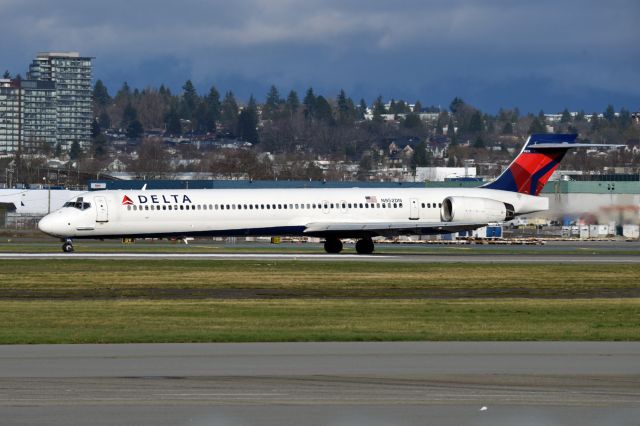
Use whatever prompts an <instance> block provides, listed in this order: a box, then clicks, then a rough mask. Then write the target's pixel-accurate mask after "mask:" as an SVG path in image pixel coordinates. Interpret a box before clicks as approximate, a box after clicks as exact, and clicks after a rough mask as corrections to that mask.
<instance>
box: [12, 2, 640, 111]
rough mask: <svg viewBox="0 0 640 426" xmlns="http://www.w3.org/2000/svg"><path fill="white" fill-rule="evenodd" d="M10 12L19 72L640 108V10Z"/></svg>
mask: <svg viewBox="0 0 640 426" xmlns="http://www.w3.org/2000/svg"><path fill="white" fill-rule="evenodd" d="M0 13H2V15H3V21H4V22H5V25H3V26H2V27H1V28H0V40H2V41H0V47H1V48H2V51H3V52H6V53H5V55H3V56H5V58H4V59H5V60H4V62H5V63H6V64H7V65H6V67H7V68H10V69H12V71H16V72H19V71H21V69H24V68H25V67H26V63H27V62H28V60H29V58H30V57H31V56H32V55H33V54H34V53H35V52H37V51H41V50H78V51H81V52H82V53H83V54H87V55H92V56H96V76H97V77H99V78H105V79H106V80H107V82H108V83H110V84H111V85H112V86H113V85H119V84H120V83H121V81H122V80H124V79H127V80H129V81H135V82H144V81H145V78H146V79H147V81H148V83H155V82H157V80H158V79H159V80H162V79H163V78H166V79H167V80H166V83H169V84H170V85H174V86H176V85H179V82H180V81H183V80H185V79H187V78H192V79H194V81H196V83H197V84H199V85H200V86H208V85H211V84H213V83H215V84H218V83H217V82H219V81H228V82H229V83H228V84H232V83H233V82H234V81H235V82H239V83H240V82H241V83H242V84H244V85H245V86H246V87H245V88H242V87H238V88H235V89H236V90H237V91H239V92H240V93H242V92H243V91H245V92H247V91H253V90H261V89H262V88H263V87H262V86H264V87H267V86H268V85H269V84H271V83H276V84H279V85H282V86H283V88H286V89H288V88H290V87H305V86H308V85H314V86H315V87H319V88H324V89H326V90H333V91H335V90H338V89H339V88H341V87H344V88H345V89H350V90H352V91H353V92H354V93H357V95H358V96H365V97H367V98H369V99H370V98H371V97H373V96H376V95H377V93H383V94H384V95H386V96H387V97H391V96H395V97H399V96H406V95H405V94H409V95H410V97H411V98H425V97H427V98H428V97H431V96H432V95H433V96H435V94H436V93H440V92H443V93H442V94H441V95H438V96H443V97H447V96H448V98H449V99H450V98H451V97H453V96H455V95H462V96H465V93H467V94H468V96H471V97H473V96H474V93H476V94H478V96H484V97H486V96H489V94H490V93H491V92H492V91H496V90H510V91H512V89H508V88H510V87H512V83H513V82H516V81H518V82H520V84H525V85H527V84H528V85H530V86H531V87H530V88H529V90H528V91H527V90H524V89H523V93H525V94H526V93H530V94H531V95H532V96H534V97H538V98H539V99H538V100H536V102H540V103H545V102H547V101H545V96H546V98H547V99H552V98H561V97H562V96H569V97H571V96H574V98H575V99H576V100H578V99H580V100H582V101H583V100H584V98H582V96H583V95H586V94H588V93H590V92H597V93H599V94H601V93H610V96H611V98H612V100H611V102H617V101H616V100H617V99H619V100H620V102H617V103H618V104H621V103H622V102H625V103H633V102H635V103H637V104H639V105H638V106H640V100H639V99H640V84H638V83H640V81H639V80H640V77H639V73H638V71H637V70H638V69H640V68H639V65H640V54H639V53H640V50H639V49H638V47H636V44H637V40H638V39H640V30H639V29H638V26H637V24H636V21H637V18H638V16H640V3H638V2H637V1H624V0H614V1H611V2H608V3H606V4H605V3H603V2H595V1H549V0H543V1H538V2H520V1H506V0H505V1H500V0H486V1H482V2H471V1H459V0H452V1H446V2H445V1H419V0H415V1H412V0H410V1H400V2H389V1H379V0H371V1H355V0H343V1H339V0H326V1H321V0H307V1H294V0H237V1H235V2H228V1H224V2H223V1H206V0H184V1H182V2H167V1H150V0H129V1H126V0H111V1H110V2H91V1H86V0H85V1H81V0H57V1H56V2H51V1H50V0H21V1H16V0H0ZM17 67H19V68H17ZM153 67H155V71H154V72H153V75H151V76H149V75H144V74H145V73H149V72H150V71H151V69H152V68H153ZM177 70H179V71H180V72H181V73H184V74H183V75H182V76H178V75H176V73H177ZM103 75H104V76H103ZM109 78H111V79H113V80H114V81H108V79H109ZM174 79H177V80H178V81H173V80H174ZM527 82H529V83H527ZM536 82H537V83H536ZM540 82H544V86H545V87H544V88H540V87H536V84H542V83H540ZM142 84H143V85H144V83H142ZM178 87H179V86H178ZM442 88H447V89H446V90H448V91H450V93H448V94H447V93H444V90H443V89H442ZM389 91H393V92H389ZM483 91H484V92H483ZM576 92H578V93H579V94H580V95H579V96H576V95H575V93H576ZM482 93H486V94H482ZM520 96H522V95H520ZM496 97H497V98H503V97H504V96H503V94H499V93H498V94H497V96H496ZM477 101H478V102H479V103H481V104H484V105H487V107H494V106H495V105H493V104H492V103H491V100H490V99H478V100H477ZM569 101H571V99H569ZM554 102H555V101H554ZM512 103H513V104H514V105H515V104H518V103H519V102H518V99H513V101H512ZM629 106H631V105H629ZM638 106H635V105H634V106H632V107H633V108H637V107H638ZM540 107H544V105H540ZM554 107H555V106H554Z"/></svg>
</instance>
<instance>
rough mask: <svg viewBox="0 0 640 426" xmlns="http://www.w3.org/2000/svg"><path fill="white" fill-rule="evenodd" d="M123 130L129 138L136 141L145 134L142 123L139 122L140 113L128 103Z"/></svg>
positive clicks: (123, 116) (123, 118)
mask: <svg viewBox="0 0 640 426" xmlns="http://www.w3.org/2000/svg"><path fill="white" fill-rule="evenodd" d="M122 128H124V129H125V133H126V135H127V137H128V138H131V139H136V138H139V137H140V136H141V135H142V133H144V128H143V127H142V123H140V121H139V120H138V111H137V110H136V109H135V107H134V106H133V105H131V103H128V104H127V106H126V107H125V109H124V112H123V113H122Z"/></svg>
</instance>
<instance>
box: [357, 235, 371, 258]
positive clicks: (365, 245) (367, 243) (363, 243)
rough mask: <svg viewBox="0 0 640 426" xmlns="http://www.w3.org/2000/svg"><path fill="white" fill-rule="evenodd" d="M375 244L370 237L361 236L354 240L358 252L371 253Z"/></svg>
mask: <svg viewBox="0 0 640 426" xmlns="http://www.w3.org/2000/svg"><path fill="white" fill-rule="evenodd" d="M374 249H375V246H374V245H373V240H372V239H371V238H362V239H361V240H358V241H357V242H356V251H357V252H358V254H371V253H373V250H374Z"/></svg>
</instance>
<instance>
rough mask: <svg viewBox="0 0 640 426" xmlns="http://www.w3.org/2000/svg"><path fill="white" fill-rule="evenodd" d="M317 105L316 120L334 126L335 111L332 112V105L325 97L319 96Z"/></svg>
mask: <svg viewBox="0 0 640 426" xmlns="http://www.w3.org/2000/svg"><path fill="white" fill-rule="evenodd" d="M315 103H316V106H315V109H316V111H315V115H316V118H317V119H318V120H319V121H322V122H324V123H326V124H334V123H335V120H334V119H333V111H332V110H331V105H329V102H327V100H326V99H325V98H324V96H322V95H320V96H318V97H317V98H316V102H315Z"/></svg>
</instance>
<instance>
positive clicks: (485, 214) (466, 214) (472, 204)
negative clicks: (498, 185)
mask: <svg viewBox="0 0 640 426" xmlns="http://www.w3.org/2000/svg"><path fill="white" fill-rule="evenodd" d="M440 214H441V216H442V220H443V221H445V222H472V223H489V222H502V221H505V220H511V219H513V217H514V216H515V214H514V209H513V206H512V205H511V204H508V203H503V202H501V201H498V200H492V199H490V198H479V197H447V198H445V199H444V201H443V202H442V210H441V211H440Z"/></svg>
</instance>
